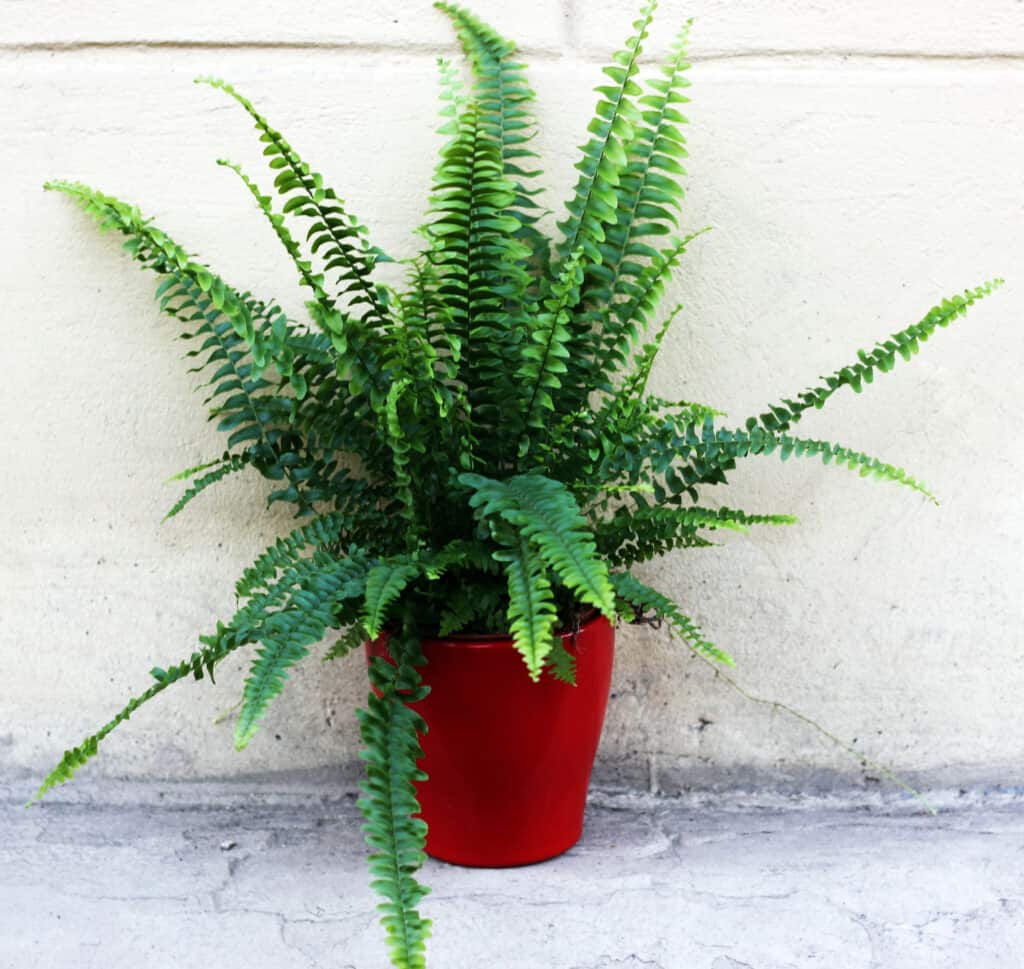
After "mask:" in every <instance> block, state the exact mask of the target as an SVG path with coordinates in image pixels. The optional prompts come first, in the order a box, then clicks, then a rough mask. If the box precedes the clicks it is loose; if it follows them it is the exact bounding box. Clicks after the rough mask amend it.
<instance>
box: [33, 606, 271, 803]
mask: <svg viewBox="0 0 1024 969" xmlns="http://www.w3.org/2000/svg"><path fill="white" fill-rule="evenodd" d="M199 641H200V643H202V644H203V645H202V647H201V648H200V649H199V650H197V651H196V652H194V653H193V654H192V655H191V656H190V657H189V658H188V659H186V660H182V661H181V662H180V663H177V664H175V665H174V666H168V667H167V668H166V669H160V668H155V669H153V670H152V672H151V675H152V677H153V679H154V680H156V682H155V683H154V684H153V685H152V686H150V687H149V689H147V690H145V691H144V692H143V693H140V694H139V695H138V696H137V697H133V698H132V699H131V700H129V702H128V703H127V704H126V705H125V706H124V708H123V709H121V710H120V711H119V712H118V713H117V714H116V715H115V716H114V718H113V719H112V720H110V721H109V722H108V723H106V724H104V726H102V727H101V728H100V729H99V730H97V731H96V733H94V734H92V735H90V736H89V737H86V738H85V740H83V741H82V743H80V744H79V745H78V746H77V747H72V748H71V749H70V750H66V751H64V756H63V757H61V759H60V762H59V763H58V764H57V766H56V767H55V768H54V769H53V770H52V771H51V772H50V773H49V774H48V775H47V776H46V779H45V780H44V781H43V783H42V784H41V785H40V787H39V790H38V791H36V793H35V794H34V795H33V797H32V800H31V801H29V804H32V803H34V802H35V801H38V800H40V799H41V798H42V797H43V795H45V794H46V792H47V791H50V790H52V789H53V788H54V787H57V786H58V785H60V784H66V783H67V782H68V781H70V780H71V778H72V777H74V775H75V773H76V772H77V771H78V770H80V769H81V768H82V767H84V766H85V764H86V763H87V762H88V761H89V760H91V759H92V758H93V757H95V756H96V754H97V753H99V745H100V744H101V743H102V742H103V740H105V739H106V738H107V736H108V735H109V734H110V733H111V732H112V731H113V730H114V729H115V728H116V727H118V726H120V725H121V724H122V723H124V722H125V721H126V720H128V719H129V718H130V717H131V715H132V714H133V713H135V711H136V710H138V709H139V707H141V706H142V705H143V704H144V703H147V702H149V701H150V700H152V699H153V697H155V696H158V695H159V694H160V693H163V691H164V690H166V689H167V687H169V686H171V685H172V684H174V683H177V682H178V681H179V680H183V679H185V678H186V677H187V676H192V677H193V678H194V679H196V680H201V679H203V678H204V677H209V678H210V680H211V681H212V679H213V670H214V667H216V665H217V664H218V663H220V662H221V661H222V660H223V659H224V658H225V657H226V656H228V655H230V654H231V653H233V652H234V651H235V650H236V649H238V648H239V647H241V646H245V645H247V644H248V643H250V642H251V639H250V638H249V633H248V631H247V630H244V629H236V628H234V627H232V626H224V625H221V624H218V626H217V631H216V633H214V634H212V635H210V636H201V637H200V638H199Z"/></svg>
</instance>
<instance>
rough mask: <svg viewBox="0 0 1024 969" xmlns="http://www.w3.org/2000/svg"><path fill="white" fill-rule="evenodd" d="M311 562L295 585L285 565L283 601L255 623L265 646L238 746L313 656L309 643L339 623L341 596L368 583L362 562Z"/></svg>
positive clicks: (247, 695) (250, 685)
mask: <svg viewBox="0 0 1024 969" xmlns="http://www.w3.org/2000/svg"><path fill="white" fill-rule="evenodd" d="M306 564H307V565H308V568H307V570H306V574H305V575H303V576H302V577H301V578H300V579H299V580H298V581H297V582H296V583H295V587H294V588H292V587H291V581H290V576H289V575H288V572H287V570H286V572H285V576H286V578H284V579H282V580H281V581H280V582H279V583H278V584H279V585H284V586H285V588H286V597H285V599H284V602H283V604H282V606H281V607H280V608H279V609H277V610H276V611H274V612H271V613H270V614H269V615H264V616H263V617H262V621H261V622H260V623H259V625H258V626H257V627H256V631H255V633H254V636H255V638H256V639H258V640H259V642H260V644H261V645H260V647H259V648H258V649H257V651H256V658H255V659H254V660H253V663H252V666H251V668H250V670H249V676H248V677H247V678H246V681H245V687H244V689H243V691H242V709H241V711H240V713H239V715H238V720H237V722H236V723H235V747H236V749H238V750H241V749H243V748H244V747H245V746H246V745H247V744H248V743H249V741H250V740H251V739H252V738H253V736H254V735H255V733H256V730H257V728H258V726H259V721H260V720H261V719H262V718H263V716H264V714H265V713H266V711H267V708H268V706H269V705H270V703H271V701H273V700H274V699H275V698H276V697H277V696H279V695H280V693H281V691H282V690H283V689H284V685H285V682H286V680H287V679H288V675H289V670H290V669H291V667H293V666H294V665H295V664H296V663H298V662H300V661H301V660H303V659H305V657H306V656H307V655H309V647H310V646H312V645H313V644H314V643H318V642H320V640H321V639H323V637H324V634H325V633H326V631H327V629H328V628H331V627H335V626H336V625H337V620H336V609H337V605H338V602H339V600H341V599H343V598H355V597H356V595H357V594H359V593H361V592H362V591H363V580H364V576H365V581H366V582H367V583H368V582H369V576H366V575H365V571H364V566H363V564H362V563H361V562H358V561H352V560H347V559H340V560H339V559H335V558H332V557H330V556H327V555H323V554H322V553H318V554H316V555H314V558H313V560H312V561H309V560H307V563H306ZM353 580H355V581H353Z"/></svg>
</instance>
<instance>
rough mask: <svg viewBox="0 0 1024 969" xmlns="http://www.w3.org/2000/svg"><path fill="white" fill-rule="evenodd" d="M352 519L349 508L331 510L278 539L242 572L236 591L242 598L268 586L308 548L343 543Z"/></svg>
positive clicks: (236, 584)
mask: <svg viewBox="0 0 1024 969" xmlns="http://www.w3.org/2000/svg"><path fill="white" fill-rule="evenodd" d="M349 523H350V516H349V515H348V514H346V513H345V512H340V511H335V512H329V513H327V514H326V515H320V516H318V517H317V518H314V519H312V520H311V521H309V522H306V523H305V524H303V525H300V526H299V527H298V528H296V529H295V530H294V531H292V532H291V533H290V534H288V535H285V536H284V537H282V538H279V539H277V541H276V542H274V544H273V545H271V546H270V547H269V548H268V549H267V550H266V551H265V552H263V553H262V554H261V555H260V556H259V558H257V559H256V561H255V562H253V564H252V565H250V566H249V568H247V569H246V570H245V571H244V572H243V573H242V576H241V578H240V579H239V580H238V581H237V582H236V583H235V595H237V596H238V597H239V598H246V597H248V596H251V595H252V594H253V593H254V592H255V591H256V590H257V589H260V588H263V587H265V586H266V585H267V584H268V583H269V582H270V581H271V580H272V579H273V578H274V577H275V576H276V575H277V574H278V572H280V571H281V570H282V569H284V568H286V567H287V566H289V565H294V564H295V562H297V561H298V560H299V558H301V557H302V554H303V553H304V552H305V551H306V550H308V549H311V548H322V547H325V546H326V547H328V548H330V547H332V546H336V545H340V543H341V529H342V528H343V527H344V526H345V525H346V524H349Z"/></svg>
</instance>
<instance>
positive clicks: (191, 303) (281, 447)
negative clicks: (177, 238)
mask: <svg viewBox="0 0 1024 969" xmlns="http://www.w3.org/2000/svg"><path fill="white" fill-rule="evenodd" d="M46 187H47V188H50V189H55V190H58V191H61V192H63V193H65V194H66V195H69V196H70V197H71V198H72V199H74V200H75V201H76V202H77V203H78V204H79V205H80V206H81V207H82V208H83V209H84V210H85V211H86V212H87V213H88V214H89V215H91V216H92V217H93V218H94V219H96V221H97V222H98V223H99V224H100V226H101V228H103V229H115V230H116V231H118V232H119V233H121V234H122V235H124V236H125V237H126V240H127V241H126V242H125V246H124V247H125V248H126V249H127V250H128V251H129V252H130V253H131V255H132V257H133V258H134V259H135V260H136V261H137V262H138V263H140V264H141V265H142V266H143V267H144V268H146V269H149V270H151V271H153V272H155V273H156V274H157V275H159V276H161V277H163V281H162V283H161V284H160V286H159V287H158V289H157V298H158V300H159V302H160V307H161V309H162V310H163V311H164V312H165V313H167V314H169V315H171V316H173V317H175V318H176V319H178V320H179V321H181V322H182V323H183V324H185V326H186V327H188V329H187V330H186V331H185V332H184V333H183V334H182V335H183V336H184V337H185V338H186V339H188V340H191V341H193V343H198V344H199V345H198V347H197V348H196V349H194V350H191V351H189V353H188V356H189V357H191V358H193V359H195V360H198V363H197V364H196V365H195V366H194V367H193V370H195V371H197V372H198V371H203V372H205V373H210V372H211V371H212V376H210V377H209V379H208V382H207V384H206V386H207V387H209V394H208V396H207V398H206V403H208V404H210V405H211V408H212V409H211V417H212V418H214V419H216V421H217V429H218V430H220V431H223V432H224V433H226V434H228V448H229V449H233V448H236V447H238V446H239V445H245V449H246V453H247V454H248V456H249V457H248V458H246V459H244V460H249V459H251V463H252V464H253V466H254V467H255V468H257V469H258V470H259V471H260V473H261V474H263V475H264V476H265V477H267V478H270V479H271V480H282V479H287V482H288V488H287V489H285V490H284V491H283V492H275V494H274V495H272V499H280V498H287V500H290V501H294V502H295V503H298V504H299V505H300V507H304V501H303V492H304V491H305V490H306V489H307V487H308V486H310V485H311V484H314V483H315V482H316V477H317V476H316V474H315V469H316V467H317V465H318V460H319V459H318V456H317V455H316V454H315V453H311V452H310V451H309V450H308V449H307V447H306V442H305V441H303V439H302V437H301V435H299V434H298V432H297V428H296V427H295V416H296V409H295V405H294V404H293V402H292V401H290V400H289V399H287V398H285V397H283V396H281V395H280V394H278V393H277V392H276V389H275V388H274V385H273V383H272V381H271V380H270V379H268V377H267V376H266V375H265V374H264V372H263V371H264V370H265V368H266V367H268V365H270V364H271V363H272V364H273V365H274V367H275V369H277V370H278V371H279V372H281V373H292V374H294V373H303V372H304V371H305V372H307V373H309V374H310V375H312V374H314V373H317V372H318V371H317V370H316V369H315V368H316V366H317V365H318V364H319V358H318V356H317V354H316V352H315V349H314V348H313V347H311V346H309V345H308V344H306V343H304V342H302V341H301V334H299V333H297V332H296V331H295V330H294V329H293V328H292V327H291V325H290V324H289V323H288V321H287V318H286V317H285V315H284V313H283V311H282V310H281V309H280V308H279V307H278V306H276V305H274V304H272V303H271V304H265V303H260V302H258V301H257V300H255V299H253V298H252V297H251V296H249V295H248V294H247V293H240V292H239V291H237V290H235V289H233V288H231V287H230V286H229V285H228V284H227V283H225V282H224V280H223V279H221V277H220V276H218V275H216V274H215V273H213V272H212V271H211V270H210V269H209V268H207V267H206V266H204V265H202V264H201V263H199V262H196V261H195V260H193V259H192V258H191V257H190V256H189V254H188V253H187V252H186V251H185V250H184V249H183V248H182V247H181V246H179V245H178V244H177V243H176V242H174V240H172V239H171V238H170V237H169V236H168V235H167V234H166V233H164V232H162V231H161V230H160V229H158V228H157V227H156V226H154V225H153V224H152V222H151V221H150V220H148V219H145V218H143V216H142V214H141V213H140V212H139V210H138V209H137V208H135V207H134V206H131V205H128V204H126V203H124V202H122V201H120V200H119V199H116V198H114V197H113V196H110V195H105V194H103V193H102V192H98V191H96V190H95V189H91V188H89V187H88V186H85V185H81V184H78V183H72V182H47V183H46ZM239 458H240V459H241V456H240V455H239ZM225 473H227V472H225Z"/></svg>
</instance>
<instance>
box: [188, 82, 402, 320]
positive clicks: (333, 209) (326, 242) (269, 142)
mask: <svg viewBox="0 0 1024 969" xmlns="http://www.w3.org/2000/svg"><path fill="white" fill-rule="evenodd" d="M196 83H197V84H207V85H209V86H210V87H212V88H216V89H218V90H221V91H224V93H225V94H227V95H229V96H230V97H232V98H234V100H235V101H237V102H238V103H239V104H240V105H241V106H242V107H243V108H244V109H245V111H246V112H247V113H248V115H249V116H250V117H251V118H252V120H253V122H254V123H255V126H256V130H257V131H259V133H260V141H261V142H262V143H263V144H264V146H265V147H264V149H263V154H264V155H265V156H266V157H267V159H268V163H269V165H270V167H271V169H273V170H275V171H276V172H277V173H278V174H277V176H276V178H275V179H274V188H275V189H276V190H277V192H278V194H279V195H281V196H282V198H285V199H287V201H286V203H285V206H284V213H285V214H286V215H288V214H292V213H294V214H295V215H296V216H299V217H301V218H305V219H308V220H310V221H311V222H312V225H311V226H310V228H309V230H308V235H307V238H308V240H309V242H310V244H311V248H312V252H313V253H314V254H317V253H319V252H320V251H321V250H322V251H323V256H324V260H325V265H324V272H325V273H331V272H334V273H336V274H337V280H338V285H339V286H340V287H341V296H342V297H343V298H345V300H346V301H347V304H348V305H349V306H350V307H352V308H353V309H355V308H356V307H358V308H359V312H360V318H361V319H362V320H363V321H364V322H367V323H368V325H371V326H374V325H377V324H378V323H383V322H384V321H385V319H386V316H387V310H386V308H385V306H384V304H383V303H382V301H381V298H380V293H379V292H378V290H377V288H376V285H375V284H374V282H373V279H372V273H373V269H374V266H375V265H376V263H377V262H378V261H380V260H381V258H382V257H383V258H385V259H386V258H387V257H385V256H384V254H383V253H382V252H381V251H380V250H378V249H375V248H373V247H371V246H370V244H369V242H368V241H367V238H366V237H367V232H366V228H365V226H363V225H362V224H361V223H360V222H359V220H358V219H356V218H355V217H354V216H352V215H350V214H349V213H348V212H347V211H346V210H345V207H344V203H343V202H342V201H341V199H340V198H338V196H337V194H336V193H335V191H334V189H332V188H330V187H329V186H326V185H324V180H323V176H322V175H320V174H319V173H318V172H314V171H313V170H312V169H310V167H309V166H308V165H307V164H306V163H305V162H304V161H303V160H302V159H301V158H300V157H299V155H298V153H297V152H296V151H295V149H294V148H292V146H291V145H290V144H289V143H288V142H287V141H286V140H285V139H284V136H283V135H282V134H281V133H280V132H279V131H277V130H276V129H275V128H273V127H272V126H271V125H270V123H269V122H268V121H267V119H266V118H264V117H263V115H262V114H260V112H259V111H257V110H256V108H255V106H254V105H253V103H252V102H251V101H250V100H249V99H248V98H246V97H244V96H243V95H242V94H241V93H239V91H238V90H237V89H236V88H235V87H234V86H232V85H231V84H228V83H227V82H226V81H223V80H221V79H219V78H213V77H199V78H196Z"/></svg>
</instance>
